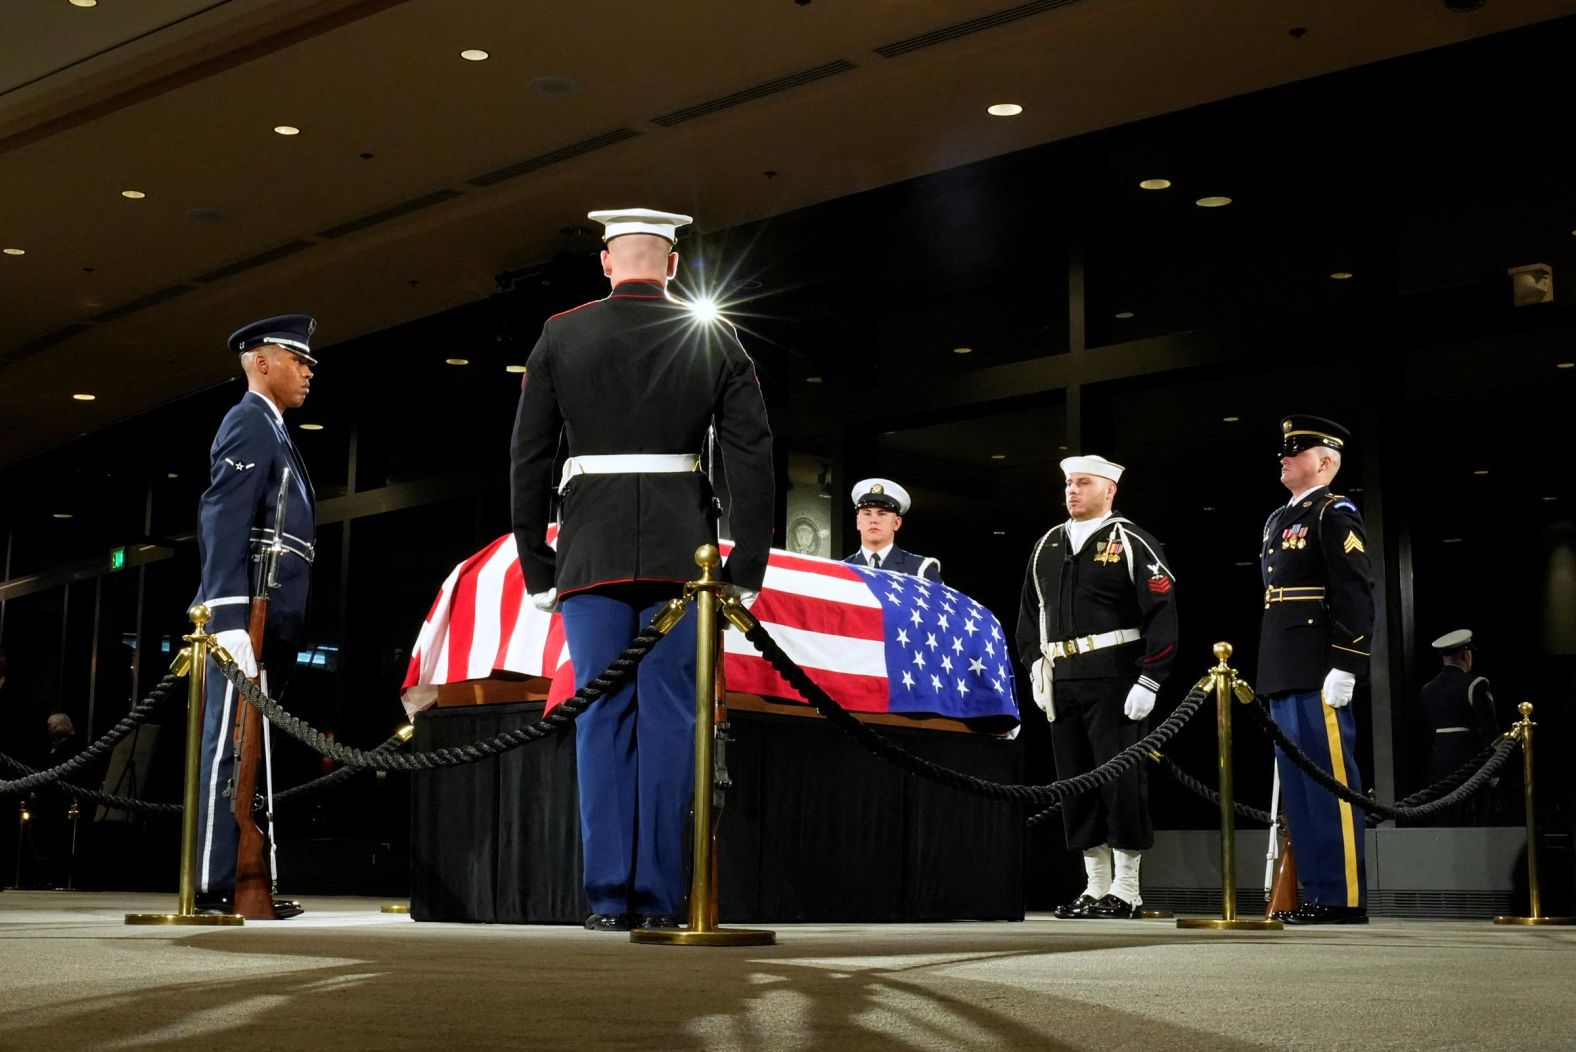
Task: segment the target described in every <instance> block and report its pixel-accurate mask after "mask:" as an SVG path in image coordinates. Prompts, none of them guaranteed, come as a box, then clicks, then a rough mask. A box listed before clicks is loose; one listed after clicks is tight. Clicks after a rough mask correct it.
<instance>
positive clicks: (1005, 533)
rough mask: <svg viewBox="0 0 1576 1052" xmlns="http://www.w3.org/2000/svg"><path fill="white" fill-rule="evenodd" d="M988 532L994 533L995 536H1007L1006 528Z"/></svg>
mask: <svg viewBox="0 0 1576 1052" xmlns="http://www.w3.org/2000/svg"><path fill="white" fill-rule="evenodd" d="M990 532H991V534H992V535H994V536H996V537H1005V536H1007V531H1006V530H991V531H990Z"/></svg>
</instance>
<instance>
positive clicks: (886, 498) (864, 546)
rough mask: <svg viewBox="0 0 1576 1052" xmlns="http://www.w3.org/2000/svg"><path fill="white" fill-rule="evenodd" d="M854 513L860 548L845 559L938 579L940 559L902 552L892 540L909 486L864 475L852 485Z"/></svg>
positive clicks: (907, 501) (907, 502)
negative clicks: (904, 486)
mask: <svg viewBox="0 0 1576 1052" xmlns="http://www.w3.org/2000/svg"><path fill="white" fill-rule="evenodd" d="M852 496H853V499H854V509H855V511H854V515H855V523H856V524H857V526H858V528H859V550H858V551H857V552H855V553H854V554H852V555H850V556H849V557H848V558H846V559H844V560H843V561H844V562H845V563H859V564H860V565H862V566H869V567H872V568H874V569H878V570H895V571H897V572H898V573H906V574H913V575H914V576H915V577H923V578H925V579H927V580H930V581H936V582H940V581H941V560H940V559H936V558H934V557H931V556H926V555H915V554H914V553H913V552H905V551H904V550H903V549H902V548H899V547H898V546H897V545H896V544H895V543H894V538H896V536H897V531H898V530H900V529H902V528H903V516H904V515H907V514H908V509H909V506H910V504H911V503H912V501H910V499H909V496H908V490H906V489H904V488H903V487H902V486H899V485H898V484H897V483H896V482H893V481H892V480H891V479H865V480H864V481H863V482H860V483H859V484H857V485H856V486H854V491H853V494H852Z"/></svg>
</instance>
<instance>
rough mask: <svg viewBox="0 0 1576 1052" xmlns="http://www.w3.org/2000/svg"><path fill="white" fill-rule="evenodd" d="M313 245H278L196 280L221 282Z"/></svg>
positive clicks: (312, 242) (205, 283)
mask: <svg viewBox="0 0 1576 1052" xmlns="http://www.w3.org/2000/svg"><path fill="white" fill-rule="evenodd" d="M315 244H317V242H316V241H291V242H289V243H288V244H284V245H280V246H278V247H277V248H271V249H269V250H268V251H267V252H259V253H258V254H257V255H255V256H249V257H247V258H246V259H242V260H238V261H236V262H234V263H231V264H229V265H228V266H224V267H220V268H219V269H218V270H210V271H209V272H208V273H206V274H199V275H197V280H198V281H200V282H202V283H203V284H204V285H211V284H213V283H214V282H216V281H223V280H224V279H225V278H233V277H235V276H236V275H237V274H244V273H245V272H246V271H248V270H252V269H255V268H257V267H261V266H264V265H266V264H268V263H272V262H274V261H275V260H277V259H284V258H285V257H286V256H293V255H295V254H296V253H297V252H300V251H302V250H304V249H308V248H311V247H312V246H313V245H315Z"/></svg>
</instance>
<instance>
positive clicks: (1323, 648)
mask: <svg viewBox="0 0 1576 1052" xmlns="http://www.w3.org/2000/svg"><path fill="white" fill-rule="evenodd" d="M1350 439H1351V435H1350V433H1349V432H1348V431H1347V430H1346V428H1344V427H1342V426H1341V425H1340V424H1337V423H1335V422H1333V421H1330V420H1325V419H1323V418H1321V417H1316V416H1289V417H1286V418H1285V419H1284V420H1282V421H1281V453H1280V463H1281V472H1280V477H1281V484H1282V485H1284V486H1285V487H1286V489H1287V490H1288V491H1290V493H1291V494H1292V497H1291V500H1290V501H1288V502H1287V503H1286V504H1284V505H1282V506H1281V507H1280V508H1277V509H1276V510H1275V512H1274V513H1273V514H1271V515H1270V517H1269V521H1268V522H1266V523H1265V524H1264V536H1263V546H1262V548H1261V549H1260V563H1261V567H1262V571H1263V580H1264V616H1263V621H1262V622H1261V628H1260V632H1259V665H1258V675H1257V677H1256V678H1255V679H1254V682H1253V685H1254V687H1255V688H1257V690H1258V692H1259V693H1260V694H1263V695H1264V696H1265V697H1267V698H1269V701H1270V713H1271V715H1273V716H1274V718H1275V722H1276V723H1277V724H1279V725H1280V727H1281V729H1282V730H1283V731H1285V732H1286V734H1287V736H1288V737H1290V738H1291V739H1292V741H1294V742H1296V744H1297V746H1298V748H1300V749H1302V751H1303V752H1305V753H1307V754H1308V756H1310V757H1311V758H1312V759H1313V760H1314V761H1316V762H1317V763H1319V764H1321V765H1322V766H1323V767H1324V769H1325V770H1327V771H1330V772H1331V773H1332V774H1333V775H1334V776H1335V778H1336V779H1337V780H1339V781H1341V782H1342V783H1343V784H1345V785H1346V786H1347V787H1349V788H1350V789H1352V790H1353V791H1354V792H1358V793H1360V792H1362V779H1361V776H1360V775H1359V773H1358V770H1357V756H1356V750H1357V719H1356V717H1355V716H1354V715H1353V714H1352V710H1351V707H1350V703H1351V700H1352V694H1353V691H1354V690H1355V689H1356V686H1357V679H1358V677H1359V676H1364V675H1366V674H1367V673H1368V656H1369V651H1370V650H1371V649H1372V642H1373V626H1374V599H1373V573H1372V571H1371V570H1370V568H1369V565H1368V539H1367V536H1366V535H1365V533H1364V531H1363V517H1362V514H1361V513H1360V512H1359V511H1358V510H1357V505H1356V504H1354V503H1353V502H1352V500H1351V499H1350V498H1349V497H1343V496H1341V495H1339V494H1337V493H1333V492H1331V490H1330V483H1331V481H1332V480H1333V479H1334V478H1335V473H1336V472H1337V471H1339V470H1340V467H1341V457H1342V454H1343V453H1344V451H1345V450H1346V449H1347V448H1348V443H1349V442H1350ZM1276 765H1277V769H1278V771H1279V773H1280V783H1281V799H1282V800H1283V801H1284V802H1285V810H1286V817H1287V821H1288V822H1289V824H1290V827H1291V840H1292V843H1293V844H1294V845H1295V847H1296V850H1297V876H1298V879H1299V881H1300V882H1301V884H1302V896H1301V901H1302V905H1300V906H1299V907H1298V908H1297V909H1296V910H1295V911H1289V912H1287V913H1286V914H1285V915H1283V916H1281V918H1280V919H1282V920H1285V921H1286V922H1288V923H1292V924H1366V923H1367V922H1368V909H1367V898H1368V882H1367V875H1366V873H1365V872H1364V868H1363V866H1364V861H1363V855H1364V851H1363V830H1364V824H1363V816H1362V814H1361V813H1360V812H1358V811H1356V810H1354V809H1353V807H1352V805H1351V804H1348V803H1346V802H1344V801H1341V800H1337V799H1336V797H1335V796H1333V795H1332V794H1331V793H1329V792H1328V791H1327V790H1325V789H1323V788H1322V787H1320V786H1319V785H1317V784H1316V783H1315V782H1314V781H1313V780H1312V779H1310V778H1308V777H1307V776H1306V775H1305V774H1303V773H1302V771H1301V770H1300V769H1299V768H1298V767H1297V766H1296V765H1294V764H1292V763H1291V762H1290V761H1289V760H1287V759H1286V758H1285V756H1284V755H1281V754H1279V753H1278V754H1277V757H1276Z"/></svg>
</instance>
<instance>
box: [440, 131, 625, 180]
mask: <svg viewBox="0 0 1576 1052" xmlns="http://www.w3.org/2000/svg"><path fill="white" fill-rule="evenodd" d="M639 134H640V133H639V132H638V131H635V130H634V129H632V128H619V129H618V130H616V131H610V132H606V133H605V134H602V135H598V136H597V137H596V138H594V139H587V140H585V141H584V142H577V143H575V144H574V145H573V146H565V147H563V148H562V149H558V150H554V151H552V152H551V153H544V154H540V155H538V156H536V157H532V158H530V159H529V160H525V161H521V162H520V163H518V164H511V165H509V166H508V167H507V168H499V169H498V170H497V171H493V172H488V173H487V174H486V175H478V176H477V177H476V178H474V179H468V180H466V181H467V182H468V183H470V184H471V185H472V186H492V185H493V184H495V183H501V182H503V181H504V180H505V179H513V178H514V177H515V176H518V175H526V174H527V173H530V172H535V171H539V170H541V169H543V168H546V167H548V166H550V165H554V164H558V163H560V162H561V161H567V160H569V159H570V158H572V157H580V156H583V155H584V154H588V153H591V152H592V151H594V150H601V149H604V148H605V147H608V146H612V145H614V144H616V143H621V142H624V141H625V140H626V139H633V138H634V137H635V136H637V135H639Z"/></svg>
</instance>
